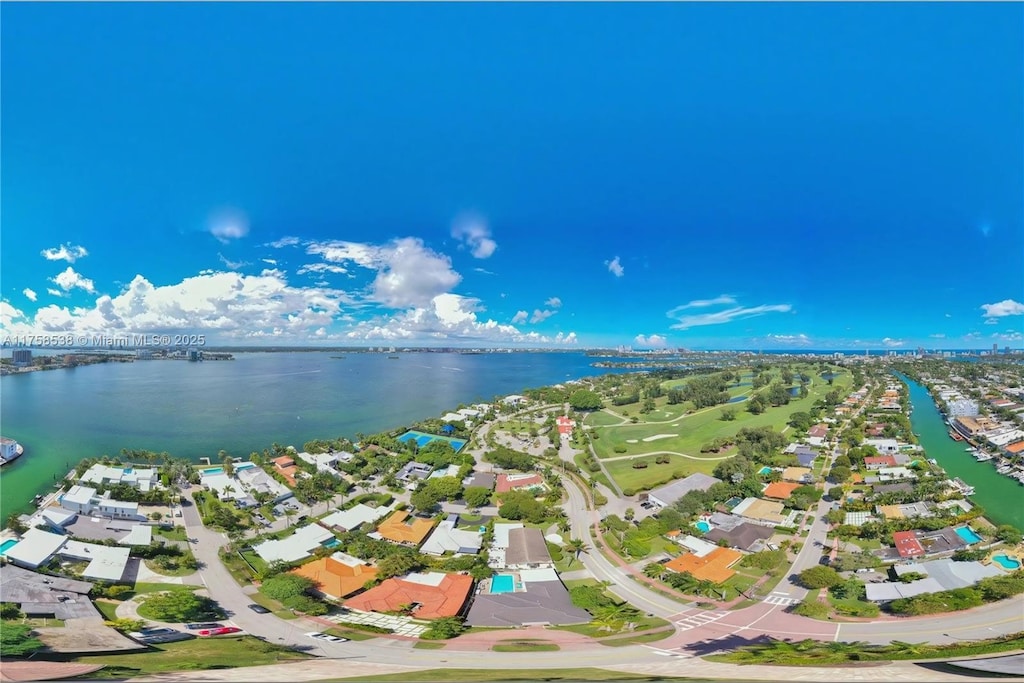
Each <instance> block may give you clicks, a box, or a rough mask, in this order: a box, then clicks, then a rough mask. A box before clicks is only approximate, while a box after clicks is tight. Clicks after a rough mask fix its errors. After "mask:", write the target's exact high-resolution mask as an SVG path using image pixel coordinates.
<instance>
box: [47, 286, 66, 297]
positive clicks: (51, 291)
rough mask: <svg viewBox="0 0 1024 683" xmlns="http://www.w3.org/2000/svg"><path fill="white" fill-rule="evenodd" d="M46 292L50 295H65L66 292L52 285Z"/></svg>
mask: <svg viewBox="0 0 1024 683" xmlns="http://www.w3.org/2000/svg"><path fill="white" fill-rule="evenodd" d="M46 293H47V294H49V295H50V296H64V292H62V291H60V290H59V289H54V288H52V287H48V288H47V289H46Z"/></svg>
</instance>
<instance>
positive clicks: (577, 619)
mask: <svg viewBox="0 0 1024 683" xmlns="http://www.w3.org/2000/svg"><path fill="white" fill-rule="evenodd" d="M518 575H519V585H520V586H521V589H517V590H515V591H513V592H509V593H490V592H489V591H484V592H480V593H478V594H477V595H476V597H475V598H473V604H472V606H471V607H470V608H469V614H468V615H467V616H466V623H467V624H468V625H469V626H497V627H504V628H509V627H516V626H534V625H545V626H563V625H568V624H585V623H587V622H589V621H591V620H592V619H593V617H591V615H590V614H589V613H588V612H587V611H586V610H583V609H580V608H579V607H576V606H575V605H573V604H572V599H571V598H570V596H569V591H568V590H566V588H565V585H564V584H563V583H562V581H561V579H559V578H558V574H557V573H556V572H555V570H554V569H523V570H520V571H519V572H518Z"/></svg>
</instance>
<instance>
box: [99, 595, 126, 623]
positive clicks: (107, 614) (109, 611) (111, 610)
mask: <svg viewBox="0 0 1024 683" xmlns="http://www.w3.org/2000/svg"><path fill="white" fill-rule="evenodd" d="M120 604H121V603H120V602H108V601H106V600H97V601H96V609H98V610H99V611H100V614H102V615H103V619H104V620H105V621H113V620H114V619H117V606H118V605H120Z"/></svg>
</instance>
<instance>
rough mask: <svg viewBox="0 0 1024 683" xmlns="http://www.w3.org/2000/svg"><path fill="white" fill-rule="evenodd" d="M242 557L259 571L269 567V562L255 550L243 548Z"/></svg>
mask: <svg viewBox="0 0 1024 683" xmlns="http://www.w3.org/2000/svg"><path fill="white" fill-rule="evenodd" d="M242 557H244V558H245V560H246V561H247V562H248V563H249V564H250V565H252V567H253V568H254V569H255V570H256V571H257V572H264V571H266V569H267V562H266V560H264V559H263V558H262V557H260V556H259V555H257V554H256V552H255V551H253V550H243V551H242Z"/></svg>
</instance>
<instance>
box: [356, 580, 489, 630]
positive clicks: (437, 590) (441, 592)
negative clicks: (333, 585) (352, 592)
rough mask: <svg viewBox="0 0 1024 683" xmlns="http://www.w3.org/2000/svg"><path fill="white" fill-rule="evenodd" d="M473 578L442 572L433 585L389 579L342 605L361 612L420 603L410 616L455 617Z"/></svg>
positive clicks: (382, 610) (386, 610)
mask: <svg viewBox="0 0 1024 683" xmlns="http://www.w3.org/2000/svg"><path fill="white" fill-rule="evenodd" d="M472 588H473V577H471V576H466V575H465V574H445V575H444V578H443V579H442V580H441V582H440V583H439V584H438V585H436V586H431V585H429V584H425V583H418V582H415V581H406V580H405V579H388V580H387V581H384V582H383V583H381V584H380V585H379V586H374V587H373V588H371V589H370V590H368V591H366V592H365V593H362V594H361V595H357V596H356V597H354V598H350V599H348V600H346V601H345V607H349V608H351V609H358V610H362V611H364V612H394V611H398V610H400V609H402V608H403V607H406V606H408V605H412V604H413V603H419V607H417V608H416V609H415V610H414V611H413V613H412V616H414V617H416V618H417V619H439V618H441V617H454V616H456V615H457V614H458V613H459V611H460V610H462V606H463V605H464V604H465V603H466V598H468V597H469V592H470V590H472Z"/></svg>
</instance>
